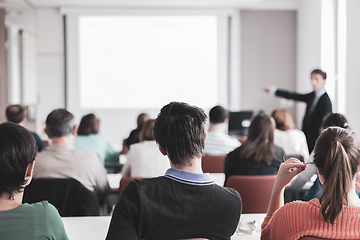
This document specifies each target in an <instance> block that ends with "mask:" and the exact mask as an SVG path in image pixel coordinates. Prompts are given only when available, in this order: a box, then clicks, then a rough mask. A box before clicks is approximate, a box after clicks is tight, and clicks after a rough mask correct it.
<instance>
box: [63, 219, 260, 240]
mask: <svg viewBox="0 0 360 240" xmlns="http://www.w3.org/2000/svg"><path fill="white" fill-rule="evenodd" d="M264 217H265V214H242V215H241V222H243V223H246V222H251V221H254V220H255V221H256V224H257V225H256V228H255V232H254V233H253V234H252V235H249V234H245V233H235V234H234V236H232V238H231V239H232V240H245V239H246V240H255V239H256V240H258V239H260V227H261V223H262V221H263V219H264ZM110 219H111V217H109V216H106V217H64V218H62V220H63V223H64V226H65V230H66V233H67V235H68V237H69V239H71V240H84V239H86V240H103V239H105V238H106V234H107V231H108V228H109V224H110Z"/></svg>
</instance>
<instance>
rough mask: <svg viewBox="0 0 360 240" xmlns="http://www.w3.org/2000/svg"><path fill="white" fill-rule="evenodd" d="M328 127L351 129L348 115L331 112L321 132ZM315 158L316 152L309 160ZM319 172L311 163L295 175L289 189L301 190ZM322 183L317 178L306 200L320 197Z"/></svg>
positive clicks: (325, 119) (311, 160)
mask: <svg viewBox="0 0 360 240" xmlns="http://www.w3.org/2000/svg"><path fill="white" fill-rule="evenodd" d="M328 127H341V128H344V129H350V127H349V123H348V121H347V119H346V117H345V116H344V115H342V114H340V113H331V114H329V115H328V116H326V117H325V118H324V121H323V123H322V127H321V130H320V132H322V131H323V130H324V129H326V128H328ZM313 159H314V152H312V153H311V154H310V157H309V159H308V162H310V163H311V162H313ZM316 174H317V169H316V167H315V165H313V164H311V165H309V166H308V167H307V168H306V170H305V171H303V172H301V173H300V174H299V175H297V176H296V177H294V178H293V179H292V181H291V183H290V184H289V185H288V186H287V188H288V189H291V190H295V191H298V190H300V189H301V188H302V187H303V186H304V185H305V183H306V182H308V181H310V179H311V177H312V176H314V175H316ZM321 187H322V186H321V184H320V181H319V180H318V179H316V180H315V182H314V184H313V186H312V187H311V188H310V190H309V191H308V193H307V194H306V196H305V200H307V201H308V200H310V199H313V198H315V197H316V198H320V196H321V191H320V190H321Z"/></svg>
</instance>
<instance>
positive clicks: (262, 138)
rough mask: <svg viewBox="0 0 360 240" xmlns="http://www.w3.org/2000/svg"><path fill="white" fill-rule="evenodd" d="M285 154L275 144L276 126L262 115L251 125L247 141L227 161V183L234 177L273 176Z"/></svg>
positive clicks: (229, 155)
mask: <svg viewBox="0 0 360 240" xmlns="http://www.w3.org/2000/svg"><path fill="white" fill-rule="evenodd" d="M284 158H285V152H284V150H283V149H282V148H280V147H278V146H276V145H275V144H274V126H273V123H272V121H271V119H270V117H269V116H267V115H266V114H264V113H260V114H259V115H257V116H255V117H254V118H253V119H252V120H251V123H250V126H249V130H248V136H247V140H246V141H245V142H244V143H243V144H242V145H241V146H240V147H238V148H236V149H235V150H234V151H232V152H230V153H229V154H228V155H227V156H226V159H225V169H224V172H225V182H226V180H227V179H228V178H229V177H230V176H232V175H273V174H276V173H277V171H278V169H279V167H280V164H281V163H282V162H283V161H284V160H283V159H284Z"/></svg>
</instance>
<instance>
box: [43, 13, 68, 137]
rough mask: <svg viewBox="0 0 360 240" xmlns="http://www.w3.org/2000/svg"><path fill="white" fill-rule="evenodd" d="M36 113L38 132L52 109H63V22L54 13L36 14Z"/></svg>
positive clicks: (58, 15) (57, 14)
mask: <svg viewBox="0 0 360 240" xmlns="http://www.w3.org/2000/svg"><path fill="white" fill-rule="evenodd" d="M36 25H37V72H38V93H39V95H38V96H39V97H38V109H37V130H38V132H41V129H42V122H43V121H45V119H46V117H47V115H48V114H49V113H50V112H51V111H52V110H53V109H55V108H64V107H65V78H64V75H65V68H64V45H63V39H64V36H63V32H64V31H63V19H62V15H61V14H60V13H59V12H58V11H57V10H56V9H50V8H49V9H46V8H41V9H37V10H36Z"/></svg>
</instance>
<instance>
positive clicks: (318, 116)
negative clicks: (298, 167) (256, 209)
mask: <svg viewBox="0 0 360 240" xmlns="http://www.w3.org/2000/svg"><path fill="white" fill-rule="evenodd" d="M311 84H312V86H313V89H314V91H312V92H310V93H307V94H299V93H296V92H290V91H286V90H280V89H277V88H276V87H266V88H264V92H266V93H271V94H273V95H276V96H278V97H283V98H287V99H293V100H295V101H301V102H305V103H306V112H305V116H304V119H303V124H302V130H303V131H304V133H305V136H306V141H307V144H308V147H309V152H312V150H313V149H314V145H315V141H316V139H317V138H318V136H319V134H320V130H319V129H320V126H321V123H322V120H323V118H324V117H325V116H326V115H327V114H329V113H331V112H332V105H331V101H330V98H329V95H328V94H327V93H326V91H325V88H324V87H325V84H326V73H325V72H324V71H322V70H320V69H315V70H313V71H312V72H311Z"/></svg>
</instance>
